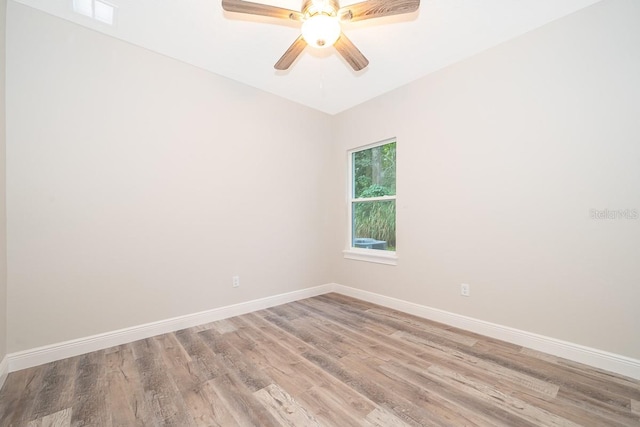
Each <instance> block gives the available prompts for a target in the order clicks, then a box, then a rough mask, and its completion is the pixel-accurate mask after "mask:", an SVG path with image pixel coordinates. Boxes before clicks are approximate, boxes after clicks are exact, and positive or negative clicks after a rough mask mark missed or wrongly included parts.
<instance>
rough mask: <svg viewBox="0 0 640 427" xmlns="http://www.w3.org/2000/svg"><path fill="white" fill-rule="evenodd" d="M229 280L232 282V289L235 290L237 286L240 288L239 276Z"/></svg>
mask: <svg viewBox="0 0 640 427" xmlns="http://www.w3.org/2000/svg"><path fill="white" fill-rule="evenodd" d="M231 280H233V287H234V288H237V287H238V286H240V276H233V277H232V278H231Z"/></svg>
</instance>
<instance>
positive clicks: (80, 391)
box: [71, 351, 111, 427]
mask: <svg viewBox="0 0 640 427" xmlns="http://www.w3.org/2000/svg"><path fill="white" fill-rule="evenodd" d="M106 366H107V365H106V360H105V353H104V351H96V352H93V353H88V354H84V355H82V356H79V358H78V364H77V373H76V380H75V387H74V395H73V402H74V403H73V410H72V411H71V425H72V426H73V427H79V426H111V417H110V416H109V413H108V409H107V402H106V396H105V394H104V392H103V390H104V389H105V386H106Z"/></svg>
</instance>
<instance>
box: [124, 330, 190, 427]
mask: <svg viewBox="0 0 640 427" xmlns="http://www.w3.org/2000/svg"><path fill="white" fill-rule="evenodd" d="M132 348H133V350H134V354H135V356H136V359H135V363H136V366H137V370H138V372H139V375H140V381H141V383H142V387H143V389H144V392H145V400H146V403H147V405H148V407H149V412H150V413H151V414H150V416H151V417H152V419H153V420H154V422H156V423H158V424H159V425H166V426H176V427H178V426H194V425H195V423H194V422H193V418H192V417H190V416H189V412H188V410H187V406H186V404H185V402H184V398H183V396H182V395H181V394H180V391H179V389H178V387H177V386H176V385H175V383H174V382H173V380H172V379H171V377H170V376H169V374H168V372H167V369H166V365H165V364H164V362H163V360H162V354H161V348H160V346H159V345H158V344H157V342H156V341H155V340H154V339H152V338H147V339H145V340H140V341H136V342H134V343H133V344H132Z"/></svg>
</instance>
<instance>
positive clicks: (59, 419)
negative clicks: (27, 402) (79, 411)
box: [27, 408, 71, 427]
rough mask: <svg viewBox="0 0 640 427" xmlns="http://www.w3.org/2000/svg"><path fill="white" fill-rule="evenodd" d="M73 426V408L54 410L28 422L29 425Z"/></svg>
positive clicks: (33, 426) (49, 426)
mask: <svg viewBox="0 0 640 427" xmlns="http://www.w3.org/2000/svg"><path fill="white" fill-rule="evenodd" d="M69 426H71V408H66V409H63V410H61V411H58V412H54V413H53V414H51V415H47V416H46V417H42V418H39V419H37V420H34V421H31V422H30V423H29V424H27V427H69Z"/></svg>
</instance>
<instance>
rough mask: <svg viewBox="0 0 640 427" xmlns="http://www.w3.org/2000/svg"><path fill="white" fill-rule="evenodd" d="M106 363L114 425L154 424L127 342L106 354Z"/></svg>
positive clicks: (111, 414)
mask: <svg viewBox="0 0 640 427" xmlns="http://www.w3.org/2000/svg"><path fill="white" fill-rule="evenodd" d="M105 360H106V364H107V373H106V376H107V404H108V406H109V414H110V416H111V424H112V425H114V426H124V425H127V426H144V425H145V422H146V423H148V424H153V422H152V421H151V420H152V419H153V418H152V417H151V416H150V412H149V409H148V406H147V402H146V400H145V395H144V390H143V388H142V383H141V382H140V376H139V375H138V372H137V370H136V368H135V365H134V363H133V362H134V360H133V352H132V351H131V348H129V346H127V345H123V346H119V347H117V351H110V352H108V353H106V354H105Z"/></svg>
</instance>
